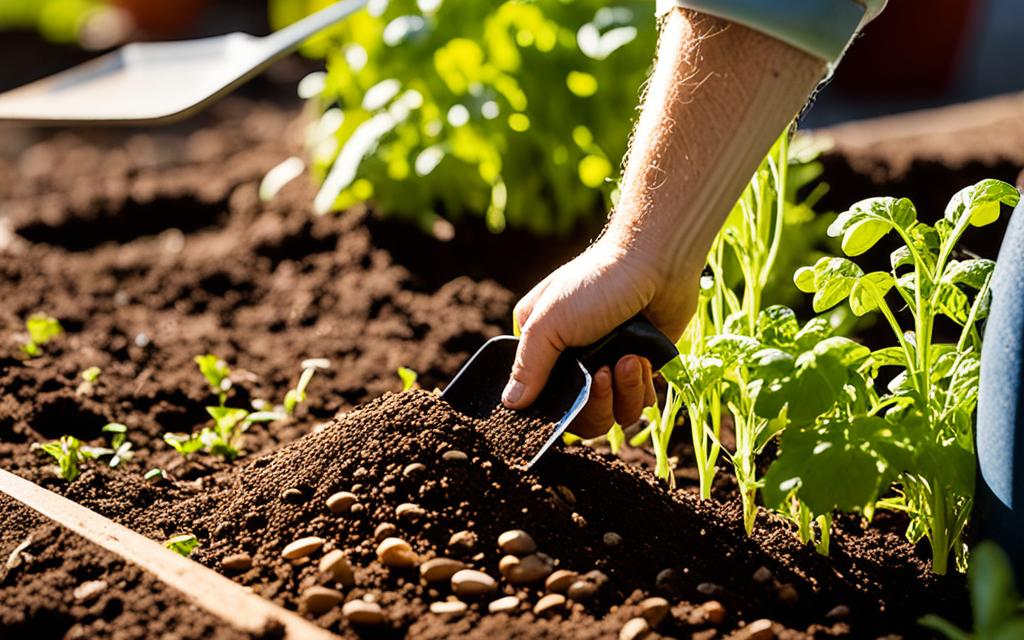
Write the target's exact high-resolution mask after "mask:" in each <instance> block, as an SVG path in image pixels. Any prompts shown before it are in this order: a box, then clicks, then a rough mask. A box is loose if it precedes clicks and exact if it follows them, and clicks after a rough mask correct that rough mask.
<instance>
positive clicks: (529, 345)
mask: <svg viewBox="0 0 1024 640" xmlns="http://www.w3.org/2000/svg"><path fill="white" fill-rule="evenodd" d="M564 350H565V343H564V341H562V340H561V339H560V338H559V337H558V334H557V332H555V331H554V330H552V329H551V328H550V326H549V325H548V323H546V322H537V321H534V322H530V323H529V324H528V325H527V326H526V327H525V328H524V330H523V335H522V338H520V340H519V346H518V347H517V348H516V360H515V363H514V364H513V365H512V375H511V377H510V378H509V381H508V384H506V385H505V390H504V391H502V393H501V401H502V403H503V404H504V405H505V406H506V407H508V408H509V409H525V408H526V407H528V406H530V405H531V404H533V401H534V400H536V399H537V396H538V395H540V392H541V390H542V389H544V385H545V384H547V381H548V376H549V375H550V373H551V368H552V367H553V366H555V361H556V360H558V356H559V354H560V353H562V351H564Z"/></svg>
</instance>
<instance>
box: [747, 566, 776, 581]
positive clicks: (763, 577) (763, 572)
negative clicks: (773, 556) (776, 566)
mask: <svg viewBox="0 0 1024 640" xmlns="http://www.w3.org/2000/svg"><path fill="white" fill-rule="evenodd" d="M751 579H752V580H753V581H754V582H756V583H758V584H764V583H766V582H770V581H771V579H772V571H771V569H769V568H768V567H758V569H757V571H755V572H754V575H753V576H751Z"/></svg>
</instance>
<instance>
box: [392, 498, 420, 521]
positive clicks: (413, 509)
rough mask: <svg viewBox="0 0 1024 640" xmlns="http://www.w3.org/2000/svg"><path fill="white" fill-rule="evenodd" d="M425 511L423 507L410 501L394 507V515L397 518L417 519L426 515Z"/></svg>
mask: <svg viewBox="0 0 1024 640" xmlns="http://www.w3.org/2000/svg"><path fill="white" fill-rule="evenodd" d="M426 513H427V512H426V511H424V510H423V507H421V506H420V505H418V504H413V503H411V502H403V503H402V504H400V505H398V506H397V507H395V515H396V516H398V519H399V520H419V519H420V518H422V517H423V516H424V515H426Z"/></svg>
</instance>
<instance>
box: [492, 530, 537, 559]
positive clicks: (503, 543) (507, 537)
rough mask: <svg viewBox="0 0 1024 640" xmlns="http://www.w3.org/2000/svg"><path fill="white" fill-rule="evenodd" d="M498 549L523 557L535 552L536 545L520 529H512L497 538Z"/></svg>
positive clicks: (528, 535)
mask: <svg viewBox="0 0 1024 640" xmlns="http://www.w3.org/2000/svg"><path fill="white" fill-rule="evenodd" d="M498 548H499V549H501V550H502V551H504V552H505V553H512V554H515V555H524V554H527V553H533V552H534V551H536V550H537V543H536V542H534V541H533V538H532V537H530V534H528V533H526V532H525V531H523V530H522V529H513V530H511V531H506V532H505V533H503V534H501V535H500V536H498Z"/></svg>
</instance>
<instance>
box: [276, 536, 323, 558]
mask: <svg viewBox="0 0 1024 640" xmlns="http://www.w3.org/2000/svg"><path fill="white" fill-rule="evenodd" d="M322 546H324V539H323V538H318V537H316V536H309V537H308V538H299V539H298V540H296V541H294V542H292V543H291V544H289V545H288V546H287V547H285V548H284V551H282V552H281V555H282V556H283V557H284V558H285V559H286V560H296V559H298V558H305V557H306V556H308V555H309V554H311V553H314V552H316V551H318V550H319V549H320V547H322Z"/></svg>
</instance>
